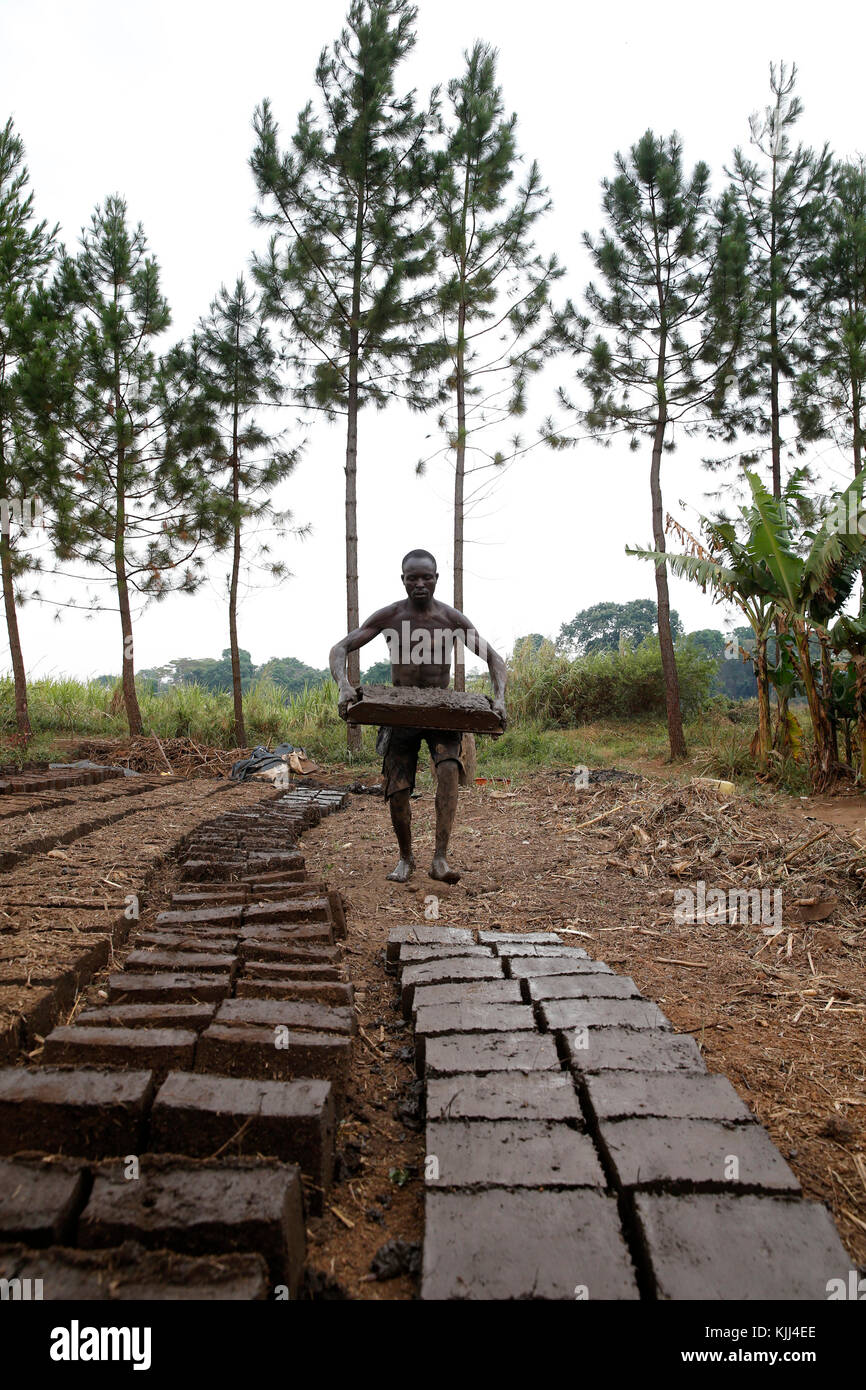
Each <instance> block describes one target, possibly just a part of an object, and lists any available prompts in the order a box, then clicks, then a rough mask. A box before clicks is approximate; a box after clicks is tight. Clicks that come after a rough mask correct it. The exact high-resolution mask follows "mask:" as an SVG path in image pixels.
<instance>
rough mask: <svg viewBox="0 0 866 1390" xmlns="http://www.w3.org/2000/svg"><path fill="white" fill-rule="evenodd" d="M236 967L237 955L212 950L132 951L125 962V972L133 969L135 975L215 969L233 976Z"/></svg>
mask: <svg viewBox="0 0 866 1390" xmlns="http://www.w3.org/2000/svg"><path fill="white" fill-rule="evenodd" d="M236 968H237V957H236V956H234V955H230V954H228V953H225V952H222V953H216V952H210V951H174V952H172V951H156V950H147V951H130V953H129V955H128V956H127V957H126V960H125V961H124V963H123V969H124V972H126V971H131V972H132V973H133V974H135V975H144V974H147V973H153V974H164V973H165V972H166V971H176V970H181V971H187V970H194V971H195V972H196V973H197V974H198V973H199V972H202V973H204V974H207V973H208V972H210V971H215V972H217V973H220V974H227V975H229V976H231V975H233V974H234V972H235V970H236Z"/></svg>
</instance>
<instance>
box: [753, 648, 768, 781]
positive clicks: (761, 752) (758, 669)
mask: <svg viewBox="0 0 866 1390" xmlns="http://www.w3.org/2000/svg"><path fill="white" fill-rule="evenodd" d="M755 679H756V681H757V683H758V757H759V760H760V763H761V766H762V767H765V766H766V763H767V757H768V755H769V752H770V683H769V679H768V676H767V641H766V638H763V639H760V638H759V639H758V640H757V641H756V642H755Z"/></svg>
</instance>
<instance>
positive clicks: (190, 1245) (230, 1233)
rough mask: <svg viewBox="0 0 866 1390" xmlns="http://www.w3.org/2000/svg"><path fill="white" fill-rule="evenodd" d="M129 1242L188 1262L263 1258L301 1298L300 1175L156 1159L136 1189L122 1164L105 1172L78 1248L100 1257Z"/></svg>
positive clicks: (246, 1164) (99, 1174)
mask: <svg viewBox="0 0 866 1390" xmlns="http://www.w3.org/2000/svg"><path fill="white" fill-rule="evenodd" d="M126 1240H134V1241H137V1242H138V1243H139V1244H140V1245H143V1246H145V1247H146V1248H148V1249H151V1250H154V1249H155V1250H176V1251H179V1252H180V1253H182V1254H185V1255H219V1254H224V1253H225V1252H227V1251H231V1252H233V1253H243V1252H251V1253H255V1254H259V1255H262V1256H264V1258H265V1259H266V1260H267V1262H268V1269H269V1271H270V1276H271V1279H272V1281H273V1282H274V1283H275V1284H287V1285H288V1287H289V1292H290V1294H291V1295H292V1297H294V1295H295V1294H296V1293H297V1291H298V1286H299V1284H300V1279H301V1273H302V1271H303V1265H304V1254H305V1248H306V1233H305V1227H304V1212H303V1196H302V1192H301V1181H300V1174H299V1172H298V1169H297V1168H296V1167H295V1166H294V1165H293V1164H282V1163H279V1164H278V1163H273V1162H256V1161H255V1160H251V1159H247V1160H244V1159H235V1160H234V1161H231V1160H230V1161H228V1162H221V1161H218V1162H214V1163H212V1164H208V1163H197V1164H192V1163H187V1164H184V1163H182V1162H180V1163H179V1162H177V1161H176V1160H171V1159H162V1160H160V1159H158V1158H149V1159H145V1160H144V1162H143V1163H142V1165H141V1169H140V1173H139V1176H138V1178H137V1179H136V1180H135V1181H132V1182H130V1181H127V1179H126V1178H125V1177H124V1166H123V1164H122V1163H114V1164H106V1165H103V1166H102V1167H100V1168H98V1169H97V1170H96V1172H95V1173H94V1175H93V1189H92V1191H91V1194H90V1198H89V1200H88V1202H87V1206H86V1207H85V1209H84V1211H83V1212H82V1214H81V1217H80V1219H79V1222H78V1244H79V1245H80V1246H81V1247H82V1249H85V1250H93V1249H99V1248H104V1247H106V1246H113V1245H122V1244H123V1242H124V1241H126Z"/></svg>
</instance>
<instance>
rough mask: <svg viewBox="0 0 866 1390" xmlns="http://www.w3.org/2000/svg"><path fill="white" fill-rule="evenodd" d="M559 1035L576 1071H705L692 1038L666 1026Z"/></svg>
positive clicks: (583, 1031)
mask: <svg viewBox="0 0 866 1390" xmlns="http://www.w3.org/2000/svg"><path fill="white" fill-rule="evenodd" d="M561 1037H562V1042H563V1045H564V1047H565V1051H566V1054H567V1056H568V1059H569V1062H570V1065H571V1066H573V1067H574V1069H575V1071H578V1072H585V1073H591V1072H602V1071H653V1072H702V1073H703V1074H704V1075H706V1072H707V1069H706V1066H705V1064H704V1059H703V1057H702V1056H701V1054H700V1049H699V1048H698V1046H697V1043H696V1042H695V1040H694V1038H690V1037H688V1036H687V1035H686V1034H685V1033H681V1034H678V1033H674V1032H672V1031H671V1030H669V1029H661V1028H659V1029H655V1028H645V1029H640V1028H579V1029H566V1030H565V1031H564V1032H563V1033H562V1034H561Z"/></svg>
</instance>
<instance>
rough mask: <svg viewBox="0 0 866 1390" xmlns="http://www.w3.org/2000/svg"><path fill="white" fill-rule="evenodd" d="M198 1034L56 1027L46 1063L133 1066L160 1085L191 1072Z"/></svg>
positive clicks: (177, 1030)
mask: <svg viewBox="0 0 866 1390" xmlns="http://www.w3.org/2000/svg"><path fill="white" fill-rule="evenodd" d="M196 1036H197V1035H196V1034H195V1033H193V1032H191V1031H189V1030H187V1029H181V1028H76V1027H72V1028H55V1029H54V1031H53V1032H51V1033H49V1034H48V1037H47V1038H46V1039H45V1053H44V1056H45V1062H46V1063H47V1064H48V1065H49V1066H50V1065H52V1064H53V1065H55V1066H85V1067H86V1066H92V1067H133V1068H135V1069H136V1070H138V1071H152V1072H153V1074H154V1079H155V1080H156V1081H157V1082H158V1081H160V1080H161V1079H162V1077H163V1076H165V1075H166V1074H167V1073H168V1072H170V1071H189V1070H191V1069H192V1064H193V1058H194V1056H195V1044H196Z"/></svg>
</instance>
